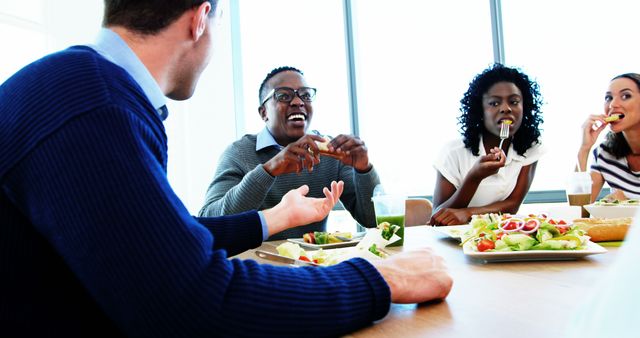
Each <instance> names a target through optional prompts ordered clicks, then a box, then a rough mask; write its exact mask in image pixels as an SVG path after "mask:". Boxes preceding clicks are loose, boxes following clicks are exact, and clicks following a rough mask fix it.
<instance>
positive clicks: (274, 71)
mask: <svg viewBox="0 0 640 338" xmlns="http://www.w3.org/2000/svg"><path fill="white" fill-rule="evenodd" d="M286 71H292V72H297V73H299V74H300V75H302V76H304V73H303V72H302V71H301V70H300V69H298V68H294V67H291V66H282V67H278V68H274V69H272V70H271V71H270V72H269V74H267V76H266V77H265V78H264V80H262V83H261V84H260V89H259V90H258V102H262V101H263V100H264V97H265V95H267V82H268V81H269V80H271V78H272V77H274V76H276V75H277V74H279V73H282V72H286Z"/></svg>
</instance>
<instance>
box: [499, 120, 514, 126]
mask: <svg viewBox="0 0 640 338" xmlns="http://www.w3.org/2000/svg"><path fill="white" fill-rule="evenodd" d="M500 123H502V124H506V125H510V124H512V123H513V121H511V120H502V122H500Z"/></svg>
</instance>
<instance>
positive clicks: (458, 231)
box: [431, 224, 471, 241]
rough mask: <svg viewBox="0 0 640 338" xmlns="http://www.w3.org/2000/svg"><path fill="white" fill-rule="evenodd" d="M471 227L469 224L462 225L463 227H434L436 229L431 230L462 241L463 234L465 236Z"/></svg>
mask: <svg viewBox="0 0 640 338" xmlns="http://www.w3.org/2000/svg"><path fill="white" fill-rule="evenodd" d="M470 227H471V226H470V225H469V224H462V225H449V226H434V227H431V229H433V230H434V231H436V232H439V233H441V234H443V235H445V236H447V237H449V238H451V239H455V240H457V241H461V240H462V234H464V233H465V232H466V231H467V230H469V228H470Z"/></svg>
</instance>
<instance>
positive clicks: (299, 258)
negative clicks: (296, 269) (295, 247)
mask: <svg viewBox="0 0 640 338" xmlns="http://www.w3.org/2000/svg"><path fill="white" fill-rule="evenodd" d="M298 260H301V261H305V262H311V260H310V259H309V257H307V256H300V257H298Z"/></svg>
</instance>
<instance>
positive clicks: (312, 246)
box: [287, 232, 364, 250]
mask: <svg viewBox="0 0 640 338" xmlns="http://www.w3.org/2000/svg"><path fill="white" fill-rule="evenodd" d="M363 236H364V235H363V233H361V232H360V233H356V234H354V236H353V237H354V239H353V240H351V241H349V242H340V243H328V244H311V243H307V242H305V241H304V239H302V238H288V239H287V241H289V242H292V243H296V244H299V245H300V246H301V247H304V248H309V249H316V250H317V249H335V248H344V247H347V246H356V245H357V244H358V243H360V241H361V240H362V237H363Z"/></svg>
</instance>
